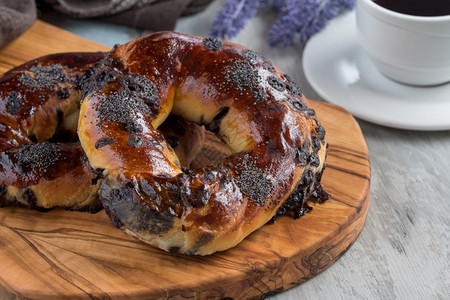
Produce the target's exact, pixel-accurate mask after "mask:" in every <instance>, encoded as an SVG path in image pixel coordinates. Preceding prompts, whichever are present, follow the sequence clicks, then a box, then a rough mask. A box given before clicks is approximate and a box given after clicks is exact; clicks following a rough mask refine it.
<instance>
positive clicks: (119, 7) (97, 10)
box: [0, 0, 213, 46]
mask: <svg viewBox="0 0 450 300" xmlns="http://www.w3.org/2000/svg"><path fill="white" fill-rule="evenodd" d="M212 1H213V0H40V1H39V0H38V4H42V3H43V2H45V4H46V5H47V6H46V5H40V8H41V6H44V7H48V6H50V7H51V8H52V9H55V10H57V11H59V12H61V13H62V14H65V15H67V16H70V17H74V18H95V19H96V20H99V21H105V22H110V23H116V24H122V25H128V26H133V27H139V28H143V29H148V30H154V31H157V30H173V29H174V27H175V25H176V22H177V20H178V18H179V17H180V16H182V15H190V14H194V13H198V12H200V11H202V10H203V9H205V8H206V7H207V6H208V4H209V3H211V2H212ZM35 20H36V3H35V1H33V0H0V46H2V45H5V44H6V43H8V42H10V41H12V40H13V39H14V38H16V37H18V36H19V35H20V34H22V33H23V32H24V31H25V30H27V29H28V28H29V27H30V26H31V25H32V24H33V23H34V21H35Z"/></svg>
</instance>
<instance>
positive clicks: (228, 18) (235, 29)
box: [211, 0, 261, 38]
mask: <svg viewBox="0 0 450 300" xmlns="http://www.w3.org/2000/svg"><path fill="white" fill-rule="evenodd" d="M260 4H261V0H227V1H226V2H225V5H224V6H223V8H222V10H220V11H219V13H218V14H217V16H216V18H215V19H214V21H213V25H212V29H211V36H213V37H221V38H225V37H227V36H228V37H234V36H236V35H237V34H238V33H239V31H241V30H242V29H243V28H244V26H245V24H246V23H247V21H249V20H250V19H251V18H253V17H254V16H255V14H256V12H257V10H258V8H259V7H260Z"/></svg>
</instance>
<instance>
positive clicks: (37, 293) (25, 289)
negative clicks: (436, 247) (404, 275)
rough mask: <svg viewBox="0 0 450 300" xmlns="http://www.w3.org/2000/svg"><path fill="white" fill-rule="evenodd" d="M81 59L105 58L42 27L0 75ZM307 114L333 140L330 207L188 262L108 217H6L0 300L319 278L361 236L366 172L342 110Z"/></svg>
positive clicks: (201, 291)
mask: <svg viewBox="0 0 450 300" xmlns="http://www.w3.org/2000/svg"><path fill="white" fill-rule="evenodd" d="M36 41H40V43H39V44H38V45H36ZM83 49H84V50H86V51H92V50H94V51H95V50H104V49H105V48H104V47H103V46H99V45H96V44H94V43H91V42H89V41H86V40H83V39H81V38H79V37H76V36H73V35H71V34H68V33H67V32H65V31H62V30H59V29H57V28H55V27H52V26H49V25H47V24H45V23H42V22H37V23H36V24H35V25H34V26H33V27H32V28H31V29H30V31H28V32H27V33H25V34H24V35H23V36H22V37H21V38H19V39H18V40H16V41H14V42H13V43H11V44H9V45H8V46H7V47H5V48H3V49H0V72H4V71H5V70H6V69H8V68H10V67H11V66H14V65H17V64H20V63H21V62H23V61H25V60H29V59H31V58H34V57H37V56H41V55H44V54H48V53H52V52H63V51H77V50H83ZM311 106H313V108H314V109H315V110H316V112H317V114H318V117H319V118H320V120H321V121H322V123H323V125H324V126H325V128H326V130H327V140H328V142H329V148H328V153H329V154H328V160H327V165H328V167H327V169H326V171H325V173H324V177H323V183H324V185H325V188H326V189H327V191H328V192H329V193H330V194H331V195H332V197H331V199H330V200H328V201H327V202H325V203H324V204H316V203H311V206H313V208H314V209H313V211H312V212H311V213H309V214H307V215H305V216H304V217H302V218H300V219H299V220H294V219H292V218H290V217H287V216H283V217H280V218H278V220H277V222H276V223H275V224H268V225H265V226H264V227H263V228H261V229H260V230H258V231H257V232H255V233H253V234H252V235H250V236H249V237H248V238H246V239H245V240H244V241H243V242H242V243H241V244H239V245H238V246H236V247H235V248H233V249H230V250H228V251H225V252H222V253H217V254H214V255H212V256H208V257H188V256H182V255H172V254H167V253H165V252H163V251H160V250H158V249H155V248H152V247H150V246H148V245H146V244H143V243H141V242H139V241H137V240H136V239H133V238H131V237H128V236H126V235H125V234H124V233H122V232H121V231H120V230H118V229H116V228H115V227H114V226H112V224H111V222H110V221H109V219H108V218H107V216H106V215H105V213H104V212H103V211H102V212H100V213H98V214H94V215H92V214H87V213H77V212H66V211H63V210H53V211H50V212H48V213H40V212H35V211H30V210H27V209H23V208H17V207H4V208H0V236H1V238H0V266H2V267H1V272H0V298H17V297H18V298H45V299H51V298H58V299H59V298H71V299H73V298H115V299H120V298H126V299H129V298H152V299H159V298H161V299H165V298H171V299H206V298H208V299H223V298H227V297H230V298H233V299H246V298H261V297H264V296H267V295H270V294H272V293H276V292H280V291H283V290H285V289H288V288H290V287H293V286H295V285H297V284H299V283H301V282H303V281H305V280H307V279H309V278H311V277H313V276H315V275H317V274H318V273H320V272H321V271H323V270H325V269H326V268H328V267H329V266H330V265H331V264H333V262H335V261H336V260H337V259H339V257H340V256H341V255H342V254H343V253H345V251H346V250H347V249H348V248H349V247H350V246H351V245H352V244H353V242H354V241H355V240H356V238H357V237H358V235H359V233H360V232H361V230H362V228H363V226H364V222H365V219H366V216H367V212H368V206H369V186H370V164H369V159H368V152H367V147H366V144H365V141H364V138H363V135H362V133H361V131H360V129H359V127H358V125H357V123H356V121H355V120H354V119H353V118H352V117H351V116H350V115H349V114H348V113H347V112H346V111H345V110H343V109H341V108H339V107H337V106H334V105H331V104H325V103H321V102H314V101H312V102H311ZM210 147H212V148H214V147H215V146H214V144H211V145H210Z"/></svg>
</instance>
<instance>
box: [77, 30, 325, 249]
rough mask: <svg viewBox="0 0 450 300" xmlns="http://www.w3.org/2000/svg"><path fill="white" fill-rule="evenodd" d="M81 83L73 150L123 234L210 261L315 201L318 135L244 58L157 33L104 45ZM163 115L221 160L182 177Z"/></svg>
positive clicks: (265, 73) (267, 72)
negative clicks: (186, 124) (209, 141)
mask: <svg viewBox="0 0 450 300" xmlns="http://www.w3.org/2000/svg"><path fill="white" fill-rule="evenodd" d="M82 82H83V84H82V86H83V88H82V92H83V98H84V100H83V102H82V106H81V113H80V119H79V127H78V133H79V137H80V141H81V144H82V146H83V149H84V150H85V152H86V154H87V156H88V158H89V161H90V163H91V165H92V167H93V168H94V169H96V170H98V172H102V173H103V177H104V178H103V183H102V186H101V188H100V199H101V201H102V203H103V205H104V207H105V209H106V212H107V213H108V214H109V216H110V218H111V220H112V221H113V223H114V224H115V225H116V226H117V227H119V228H121V229H123V230H124V231H125V232H127V233H128V234H131V235H133V236H137V237H138V238H140V239H141V240H143V241H145V242H148V243H150V244H152V245H155V246H157V247H160V248H162V249H164V250H166V251H173V252H181V253H187V254H201V255H204V254H210V253H213V252H215V251H220V250H225V249H228V248H230V247H232V246H234V245H236V244H237V243H239V242H240V241H241V240H242V239H243V238H245V236H247V235H248V234H250V233H251V232H252V231H254V230H256V229H257V228H259V227H261V226H262V225H264V224H265V223H266V222H268V221H269V220H270V219H271V218H272V217H274V215H276V214H277V213H286V212H288V211H294V214H295V216H296V217H299V216H300V215H302V214H304V213H305V212H306V211H307V210H308V207H307V205H306V204H305V201H306V199H307V198H309V196H311V195H312V194H313V193H314V195H315V196H316V198H326V193H324V192H323V190H322V188H321V186H320V177H321V174H322V171H323V168H324V161H325V148H326V141H325V130H324V128H323V127H322V126H321V125H320V124H319V122H318V120H317V118H316V117H315V113H314V111H313V110H312V109H310V108H309V107H308V106H307V105H306V103H305V102H306V99H305V98H304V96H303V95H302V93H301V90H300V88H299V87H297V86H296V85H295V83H294V82H293V81H292V79H291V78H290V77H289V76H288V75H287V74H284V73H283V72H282V71H281V70H279V69H277V68H276V67H275V66H273V65H272V64H271V63H270V62H269V61H268V60H267V59H265V58H264V57H262V56H261V55H259V54H258V53H256V52H254V51H251V50H249V49H246V48H244V47H242V46H239V45H236V44H232V43H228V42H220V41H217V40H214V39H210V38H201V37H196V36H191V35H184V34H178V33H173V32H161V33H156V34H152V35H149V36H146V37H142V38H139V39H137V40H134V41H132V42H130V43H127V44H124V45H122V46H116V47H115V48H114V49H113V51H112V52H111V53H110V54H109V55H108V57H107V58H105V60H103V61H102V62H101V63H100V64H98V65H97V66H96V67H95V68H94V69H93V70H92V71H91V72H89V73H87V74H86V76H85V78H84V79H83V80H82ZM84 96H86V97H84ZM169 114H173V115H177V116H179V117H182V118H184V119H185V120H187V121H191V122H195V123H197V124H199V125H204V126H205V127H206V128H207V129H209V130H210V131H212V132H214V133H216V134H217V136H218V137H219V138H221V139H222V140H223V141H224V142H225V143H226V144H227V145H228V147H229V148H230V149H231V151H232V153H233V154H232V155H231V156H229V157H227V158H225V159H224V160H223V161H221V162H219V163H218V164H215V165H211V166H207V167H204V168H199V169H195V170H182V169H181V168H180V165H179V160H178V159H177V156H176V155H175V153H174V150H173V149H172V147H170V145H169V144H168V143H167V141H165V139H164V137H163V136H162V134H161V133H160V132H159V131H158V130H157V128H158V127H159V126H160V125H161V124H162V123H163V122H164V120H165V119H166V118H167V117H168V116H169Z"/></svg>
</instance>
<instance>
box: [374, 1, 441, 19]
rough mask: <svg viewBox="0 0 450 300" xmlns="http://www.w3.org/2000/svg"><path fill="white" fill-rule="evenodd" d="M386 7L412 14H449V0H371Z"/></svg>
mask: <svg viewBox="0 0 450 300" xmlns="http://www.w3.org/2000/svg"><path fill="white" fill-rule="evenodd" d="M373 2H375V3H376V4H378V5H380V6H383V7H384V8H386V9H389V10H392V11H395V12H398V13H402V14H406V15H412V16H423V17H437V16H446V15H450V0H373Z"/></svg>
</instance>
